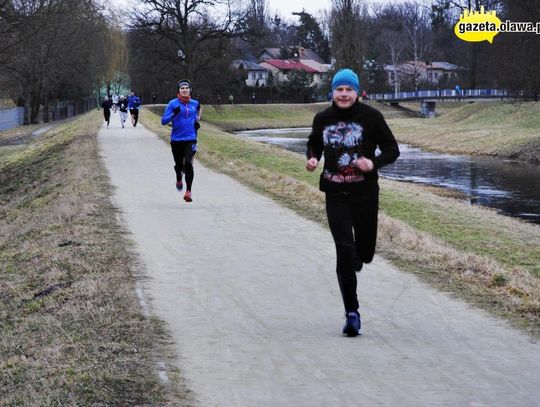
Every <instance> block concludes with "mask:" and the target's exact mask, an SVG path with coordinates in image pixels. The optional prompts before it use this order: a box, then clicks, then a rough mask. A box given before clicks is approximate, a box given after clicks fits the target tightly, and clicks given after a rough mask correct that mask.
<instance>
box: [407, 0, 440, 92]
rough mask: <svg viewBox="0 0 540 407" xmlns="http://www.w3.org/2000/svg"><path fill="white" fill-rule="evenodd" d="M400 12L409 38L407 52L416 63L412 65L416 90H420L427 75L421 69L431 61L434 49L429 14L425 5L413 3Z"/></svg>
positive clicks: (409, 2)
mask: <svg viewBox="0 0 540 407" xmlns="http://www.w3.org/2000/svg"><path fill="white" fill-rule="evenodd" d="M399 10H400V14H401V16H402V21H403V29H404V31H405V32H406V33H407V37H408V44H407V51H408V54H409V57H410V58H411V60H412V61H414V63H413V64H412V66H413V72H412V76H413V81H414V86H415V90H418V85H419V84H420V82H421V81H422V80H423V79H424V75H425V70H424V69H422V68H421V65H422V64H423V63H425V62H428V59H429V60H431V58H428V55H430V54H431V47H432V38H431V30H430V27H429V24H430V21H429V14H428V12H427V9H426V8H425V7H424V6H423V5H421V4H420V3H418V2H411V1H408V2H405V3H403V4H402V5H400V6H399Z"/></svg>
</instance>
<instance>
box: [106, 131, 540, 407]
mask: <svg viewBox="0 0 540 407" xmlns="http://www.w3.org/2000/svg"><path fill="white" fill-rule="evenodd" d="M115 124H116V123H115ZM99 141H100V144H101V149H102V155H103V160H104V162H105V164H106V166H107V169H108V171H109V174H110V176H111V180H112V184H113V185H114V186H115V187H116V190H115V195H114V201H115V203H116V205H117V206H118V207H119V208H120V210H121V211H122V216H123V219H124V221H125V222H126V223H127V226H128V228H129V230H130V231H131V232H132V234H133V236H132V237H133V240H134V241H135V243H136V247H137V250H138V252H139V253H140V256H141V259H142V261H143V262H144V266H145V268H146V272H147V275H148V277H149V279H147V280H145V281H144V282H143V285H144V288H145V292H146V293H147V295H148V296H149V297H150V298H151V299H150V304H151V308H152V313H153V314H155V315H156V316H158V317H159V318H161V319H163V320H165V321H166V322H167V323H168V326H169V329H170V332H171V333H172V335H173V337H174V338H176V347H177V352H178V355H179V366H180V367H181V369H182V370H183V374H184V375H185V377H186V379H187V381H188V385H189V386H190V387H191V389H192V390H193V391H194V393H195V395H196V398H197V399H198V400H199V402H200V405H201V406H205V407H206V406H246V407H247V406H249V407H251V406H360V405H361V406H375V405H380V406H415V407H416V406H490V407H491V406H505V407H507V406H534V405H539V404H540V346H539V345H538V344H537V343H535V342H534V341H533V340H532V339H531V338H529V337H527V336H525V335H524V334H522V333H520V332H517V331H515V330H513V329H511V328H510V327H508V326H507V324H505V323H504V322H502V321H499V320H496V319H493V318H491V317H489V316H487V315H486V314H485V313H484V312H482V311H479V310H476V309H473V308H471V307H470V306H468V305H466V304H463V303H462V302H460V301H457V300H455V299H453V298H451V297H450V296H449V295H447V294H445V293H439V292H437V291H435V290H433V289H432V288H430V287H428V286H426V285H425V284H423V283H422V282H420V281H418V280H417V279H416V278H415V277H414V276H411V275H409V274H406V273H403V272H401V271H399V270H397V269H396V268H394V267H393V266H392V265H390V264H388V263H386V262H385V261H384V260H383V259H381V258H380V257H376V260H375V261H374V263H373V264H372V265H369V266H368V267H366V268H365V269H364V270H363V271H362V273H361V274H360V276H359V299H360V303H361V313H362V317H363V318H362V319H363V333H364V335H363V336H361V337H358V338H344V337H342V336H341V335H340V332H341V327H342V324H343V322H344V321H343V318H342V304H341V299H340V296H339V290H338V286H337V281H336V278H335V274H334V256H335V254H334V247H333V242H332V239H331V236H330V233H329V232H328V231H327V230H326V229H324V228H322V227H321V226H319V225H318V224H315V223H313V222H310V221H307V220H304V219H303V218H301V217H299V216H298V215H296V214H295V213H293V212H291V211H289V210H287V209H284V208H282V207H280V206H278V205H277V204H276V203H274V202H273V201H271V200H270V199H268V198H266V197H263V196H261V195H258V194H256V193H255V192H253V191H251V190H249V189H247V188H246V187H244V186H242V185H241V184H239V183H237V182H236V181H234V180H232V179H231V178H228V177H226V176H224V175H221V174H217V173H215V172H212V171H209V170H208V169H206V168H204V167H203V166H202V165H200V164H199V163H196V174H195V183H194V188H193V196H194V202H193V203H191V204H186V203H184V202H183V201H182V199H181V195H180V194H179V193H178V192H177V191H176V190H175V188H174V175H173V168H172V165H173V164H172V163H173V161H172V156H171V153H170V151H169V146H168V145H167V144H166V143H164V142H163V141H161V140H159V139H158V138H157V137H156V136H154V135H153V134H152V133H150V132H148V131H147V130H145V129H144V128H142V127H137V128H132V127H127V128H125V129H121V128H119V127H116V126H115V125H113V127H112V128H110V129H106V128H103V129H102V130H101V131H100V133H99Z"/></svg>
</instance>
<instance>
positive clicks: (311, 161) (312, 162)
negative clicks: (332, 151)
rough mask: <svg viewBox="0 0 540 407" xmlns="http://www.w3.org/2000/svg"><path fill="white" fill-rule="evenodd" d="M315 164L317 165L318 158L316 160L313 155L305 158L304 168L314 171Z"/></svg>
mask: <svg viewBox="0 0 540 407" xmlns="http://www.w3.org/2000/svg"><path fill="white" fill-rule="evenodd" d="M317 165H319V160H317V159H316V158H315V157H311V158H310V159H309V160H307V163H306V170H308V171H309V172H311V171H314V170H315V168H317Z"/></svg>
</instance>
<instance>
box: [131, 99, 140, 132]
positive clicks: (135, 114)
mask: <svg viewBox="0 0 540 407" xmlns="http://www.w3.org/2000/svg"><path fill="white" fill-rule="evenodd" d="M140 105H141V99H140V98H139V97H138V96H137V95H136V94H135V92H131V95H130V96H129V98H128V108H129V114H130V115H131V124H133V127H137V122H138V121H139V106H140Z"/></svg>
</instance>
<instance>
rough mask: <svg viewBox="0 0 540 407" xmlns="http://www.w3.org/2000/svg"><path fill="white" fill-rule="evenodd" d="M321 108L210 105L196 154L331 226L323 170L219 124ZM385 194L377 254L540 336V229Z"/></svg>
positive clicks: (462, 207)
mask: <svg viewBox="0 0 540 407" xmlns="http://www.w3.org/2000/svg"><path fill="white" fill-rule="evenodd" d="M323 107H324V105H323V104H321V105H310V106H301V105H287V106H286V107H284V106H279V105H278V106H271V105H267V106H265V105H258V106H242V105H238V106H219V107H217V109H216V108H214V107H213V106H205V107H204V112H203V120H204V122H205V123H203V127H202V129H201V131H200V132H199V144H200V146H199V152H198V153H197V157H198V159H199V160H201V161H202V162H203V163H204V164H205V165H208V166H210V167H212V168H214V169H216V170H218V171H221V172H224V173H226V174H229V175H232V176H234V177H236V178H237V179H239V180H241V181H242V182H244V183H246V184H247V185H250V186H251V187H253V188H254V189H256V190H258V191H260V192H263V193H265V194H267V195H269V196H271V197H272V198H274V199H275V200H277V201H279V202H281V203H282V204H284V205H285V206H288V207H290V208H292V209H293V210H296V211H298V212H299V213H301V214H302V215H304V216H306V217H308V218H310V219H313V220H315V221H318V222H321V223H322V224H325V223H326V219H325V215H324V206H323V196H322V194H321V193H320V192H319V191H318V189H317V185H318V173H317V174H315V173H308V172H307V171H305V169H304V158H303V157H302V156H300V155H298V154H295V153H292V152H288V151H285V150H283V149H280V148H278V147H275V146H270V145H263V144H259V143H256V142H253V141H249V140H246V139H243V138H240V137H238V136H235V135H232V134H230V133H226V132H224V131H223V130H222V129H221V128H219V127H221V123H222V122H223V123H224V124H223V128H226V129H228V130H232V129H246V128H254V127H268V128H270V127H289V126H291V120H292V119H291V117H294V118H295V125H296V126H309V125H310V123H311V120H312V115H311V114H309V113H308V111H309V110H312V109H315V110H316V109H317V108H319V109H320V108H323ZM389 109H390V108H384V110H389ZM153 110H154V111H156V112H157V113H158V115H155V114H152V113H150V112H149V111H148V110H146V111H145V112H144V113H143V115H142V117H143V121H144V123H145V125H146V126H147V127H149V128H150V129H151V130H152V131H155V132H156V133H158V134H159V135H160V136H161V137H162V138H163V139H164V140H168V136H169V130H168V128H166V127H164V126H161V124H160V123H159V114H160V113H161V110H162V107H156V108H154V109H153ZM297 111H298V114H297ZM394 116H395V117H398V116H400V114H395V115H394ZM392 120H401V121H402V122H403V123H405V122H406V121H407V120H410V121H411V123H410V126H421V125H424V124H421V125H419V124H415V122H418V121H421V122H424V120H421V119H405V118H402V119H396V118H394V119H391V121H392ZM209 123H214V124H215V125H211V124H209ZM218 126H219V127H218ZM426 126H427V125H426ZM429 126H431V127H433V125H431V124H429ZM433 128H435V127H433ZM455 133H456V134H455V136H456V137H459V134H457V132H455ZM396 135H397V137H398V139H400V141H403V139H404V138H405V137H406V136H403V134H402V130H401V129H398V131H397V132H396ZM486 144H489V142H487V143H486ZM441 150H442V151H444V148H441ZM232 164H234V165H232ZM381 191H382V192H381V211H382V214H381V219H380V235H379V253H381V254H382V255H384V256H385V257H387V258H389V259H390V260H392V261H393V262H394V263H395V264H396V265H398V266H399V267H401V268H403V269H404V270H408V271H410V272H413V273H417V274H419V275H421V276H422V277H424V278H425V279H427V280H428V281H430V282H431V283H433V284H435V285H436V286H438V287H442V288H443V289H445V290H451V291H453V292H455V293H457V294H459V295H460V296H461V297H463V298H466V299H467V300H469V301H471V302H472V303H474V304H477V305H481V306H483V307H485V308H486V309H489V310H490V311H492V312H494V313H496V314H498V315H504V316H506V317H508V318H509V319H510V320H511V321H512V322H513V323H515V324H516V325H518V326H520V327H522V328H525V329H526V330H528V331H529V332H531V333H532V334H533V335H536V336H540V228H539V227H538V226H535V225H531V224H527V223H525V222H522V221H519V220H515V219H511V218H508V217H505V216H500V215H497V214H496V213H495V212H494V211H492V210H488V209H482V208H479V207H471V206H469V205H468V204H466V203H464V202H461V201H458V200H456V199H452V198H446V197H444V196H441V194H438V193H434V192H433V191H434V189H433V188H425V187H421V186H417V185H413V184H406V183H398V182H393V181H389V180H381ZM443 195H444V194H443Z"/></svg>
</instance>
